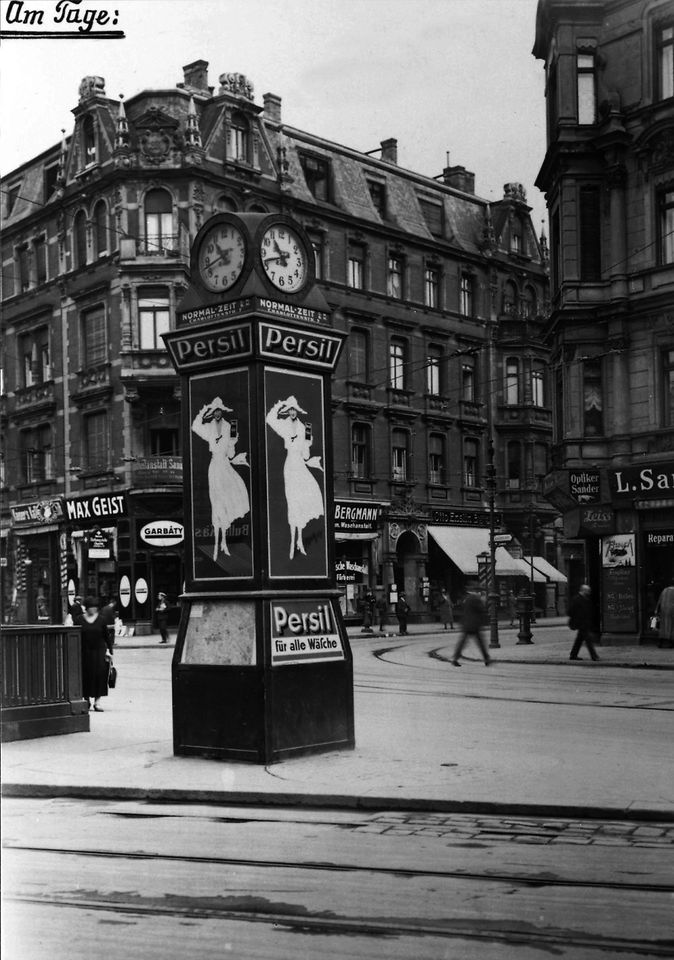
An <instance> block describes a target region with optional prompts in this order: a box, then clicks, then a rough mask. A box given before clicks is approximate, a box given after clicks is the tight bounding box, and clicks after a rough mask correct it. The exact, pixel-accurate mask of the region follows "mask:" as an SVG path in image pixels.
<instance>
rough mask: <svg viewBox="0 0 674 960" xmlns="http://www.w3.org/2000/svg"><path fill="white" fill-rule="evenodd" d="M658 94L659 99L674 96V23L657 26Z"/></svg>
mask: <svg viewBox="0 0 674 960" xmlns="http://www.w3.org/2000/svg"><path fill="white" fill-rule="evenodd" d="M655 40H656V48H657V54H656V56H657V96H658V99H659V100H667V99H668V98H669V97H674V25H673V24H671V23H668V24H664V25H662V24H660V25H659V26H658V27H657V28H656V35H655Z"/></svg>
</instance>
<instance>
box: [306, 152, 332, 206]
mask: <svg viewBox="0 0 674 960" xmlns="http://www.w3.org/2000/svg"><path fill="white" fill-rule="evenodd" d="M300 163H301V165H302V170H303V172H304V179H305V180H306V184H307V187H308V188H309V190H310V191H311V193H312V194H313V197H314V199H315V200H324V201H328V200H329V199H330V164H329V163H328V161H327V160H324V159H323V158H322V157H315V156H309V155H307V154H303V155H301V156H300Z"/></svg>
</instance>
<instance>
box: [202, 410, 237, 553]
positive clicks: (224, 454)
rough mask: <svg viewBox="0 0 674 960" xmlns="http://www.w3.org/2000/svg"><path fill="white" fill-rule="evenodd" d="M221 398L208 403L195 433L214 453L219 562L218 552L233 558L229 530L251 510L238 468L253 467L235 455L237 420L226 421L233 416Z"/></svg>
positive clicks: (211, 484)
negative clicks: (227, 534) (227, 537)
mask: <svg viewBox="0 0 674 960" xmlns="http://www.w3.org/2000/svg"><path fill="white" fill-rule="evenodd" d="M232 412H233V411H232V410H231V408H230V407H226V406H225V405H224V403H223V402H222V400H221V399H220V397H216V398H215V400H213V401H212V403H206V404H204V406H203V407H202V408H201V410H200V411H199V413H198V414H197V415H196V417H195V418H194V422H193V424H192V430H193V431H194V432H195V433H196V435H197V436H198V437H201V439H202V440H205V441H206V443H207V444H208V449H209V450H210V451H211V462H210V464H209V465H208V493H209V497H210V500H211V521H212V524H213V532H214V534H215V543H214V545H213V559H214V560H217V559H218V549H219V548H221V549H222V552H223V553H225V554H227V556H229V548H228V547H227V539H226V536H225V535H226V533H227V529H228V527H230V526H231V524H232V523H233V522H234V520H238V519H239V518H240V517H245V515H246V514H247V513H248V511H249V510H250V498H249V496H248V490H247V489H246V484H245V483H244V482H243V480H242V478H241V477H240V476H239V474H238V473H237V472H236V470H235V469H234V467H235V466H243V467H248V466H250V465H249V463H248V461H247V460H246V454H245V453H239V454H235V448H236V444H237V441H238V439H239V436H238V430H237V422H236V420H232V421H229V420H226V419H225V413H232Z"/></svg>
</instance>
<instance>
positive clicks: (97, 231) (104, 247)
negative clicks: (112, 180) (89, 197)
mask: <svg viewBox="0 0 674 960" xmlns="http://www.w3.org/2000/svg"><path fill="white" fill-rule="evenodd" d="M94 240H95V245H96V247H95V249H96V256H97V257H101V256H103V254H104V253H107V252H108V210H107V207H106V206H105V202H104V201H103V200H99V201H98V203H97V204H96V206H95V207H94Z"/></svg>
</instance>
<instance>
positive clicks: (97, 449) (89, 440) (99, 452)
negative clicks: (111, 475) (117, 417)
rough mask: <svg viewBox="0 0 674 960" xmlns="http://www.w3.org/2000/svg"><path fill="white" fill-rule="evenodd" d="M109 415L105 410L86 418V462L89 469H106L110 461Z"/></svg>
mask: <svg viewBox="0 0 674 960" xmlns="http://www.w3.org/2000/svg"><path fill="white" fill-rule="evenodd" d="M109 447H110V443H109V437H108V416H107V414H106V413H105V412H104V411H101V412H100V413H90V414H88V415H87V416H86V417H85V418H84V463H85V467H86V469H87V470H105V469H106V468H107V466H108V462H109V459H108V457H109Z"/></svg>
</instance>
